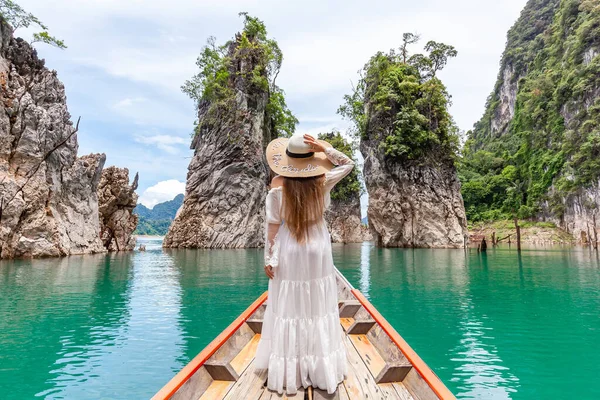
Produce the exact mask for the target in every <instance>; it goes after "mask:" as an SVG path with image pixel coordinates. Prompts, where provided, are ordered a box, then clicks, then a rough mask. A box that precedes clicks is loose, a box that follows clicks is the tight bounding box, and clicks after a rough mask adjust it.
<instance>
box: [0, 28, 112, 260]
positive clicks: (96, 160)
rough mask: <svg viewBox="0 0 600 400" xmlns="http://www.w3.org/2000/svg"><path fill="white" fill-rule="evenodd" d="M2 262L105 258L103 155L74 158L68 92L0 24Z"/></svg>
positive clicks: (31, 53) (0, 245) (0, 241)
mask: <svg viewBox="0 0 600 400" xmlns="http://www.w3.org/2000/svg"><path fill="white" fill-rule="evenodd" d="M0 107H1V110H0V257H1V258H13V257H44V256H62V255H69V254H83V253H94V252H101V251H104V248H103V246H102V243H101V242H100V238H99V223H98V202H97V197H96V188H97V185H98V182H99V180H100V173H101V171H102V167H103V165H104V161H105V156H104V154H91V155H88V156H84V157H79V158H78V157H77V147H78V145H77V134H76V131H77V129H76V127H74V126H73V124H72V122H71V120H70V118H71V116H70V114H69V112H68V110H67V106H66V97H65V89H64V86H63V84H62V83H61V82H60V81H59V80H58V78H57V76H56V72H55V71H50V70H48V69H47V68H46V67H45V66H44V61H43V60H40V59H39V58H38V57H37V53H36V51H35V50H34V49H33V48H32V47H31V46H30V45H29V44H28V43H27V42H25V41H24V40H22V39H15V38H13V36H12V29H11V28H10V26H8V25H7V24H6V22H4V21H3V20H0Z"/></svg>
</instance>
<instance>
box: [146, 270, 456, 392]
mask: <svg viewBox="0 0 600 400" xmlns="http://www.w3.org/2000/svg"><path fill="white" fill-rule="evenodd" d="M337 284H338V296H339V310H340V324H341V325H342V327H343V331H344V333H343V335H342V338H341V339H342V340H343V342H344V345H345V347H346V350H347V354H348V377H347V379H346V380H345V381H344V382H343V383H341V384H340V385H339V386H338V389H337V392H336V393H335V394H333V395H329V394H327V392H324V391H321V390H318V389H313V388H307V389H304V388H300V389H299V390H298V393H297V394H296V395H294V396H287V395H286V394H285V393H284V394H283V395H280V394H278V393H277V392H272V391H270V390H268V389H267V387H266V380H267V374H266V371H260V372H259V371H256V370H255V368H254V366H253V360H254V354H255V352H256V347H257V345H258V341H259V339H260V332H261V328H262V317H263V315H264V311H265V304H264V303H265V300H266V299H267V293H264V294H263V295H262V296H260V297H259V298H258V299H257V300H256V301H255V302H254V303H252V305H250V307H248V309H247V310H246V311H244V312H243V313H242V315H240V316H239V317H238V318H237V319H236V320H235V321H234V322H233V323H232V324H231V325H229V327H227V329H225V330H224V331H223V332H222V333H221V334H220V335H219V336H218V337H217V338H216V339H215V340H213V342H212V343H210V344H209V345H208V346H207V347H206V348H205V349H204V350H202V351H201V352H200V354H198V355H197V356H196V357H195V358H194V359H193V360H192V361H191V362H190V363H189V364H188V365H186V366H185V367H184V368H183V369H182V370H181V371H180V372H179V373H178V374H177V375H175V377H174V378H173V379H171V381H169V382H168V383H167V384H166V385H165V386H164V387H163V388H162V389H161V390H160V391H159V392H158V393H157V394H156V395H155V396H154V397H153V398H152V399H153V400H167V399H173V400H188V399H194V400H198V399H201V400H209V399H210V400H216V399H227V400H229V399H232V400H238V399H243V400H267V399H280V398H281V399H287V398H293V399H299V400H301V399H302V400H304V399H315V400H316V399H352V400H354V399H400V400H410V399H415V400H430V399H444V400H448V399H454V398H455V397H454V395H453V394H452V393H451V392H450V391H449V390H448V389H447V388H446V386H444V384H443V383H442V382H441V381H440V380H439V378H438V377H437V376H436V375H435V374H434V373H433V371H432V370H431V369H430V368H429V367H428V366H427V365H426V364H425V363H424V362H423V360H421V358H420V357H419V356H418V355H417V353H415V352H414V351H413V349H411V347H410V346H409V345H408V343H406V341H404V339H402V337H401V336H400V335H399V334H398V332H396V330H395V329H394V328H392V326H391V325H390V324H389V323H388V322H387V321H386V320H385V319H384V318H383V317H382V316H381V314H380V313H379V312H378V311H377V310H376V309H375V307H373V305H372V304H371V303H370V302H369V301H368V300H367V299H366V298H365V297H364V296H363V295H362V293H360V292H359V291H358V290H356V289H354V288H353V287H352V285H351V284H350V283H349V282H348V281H347V280H346V279H345V278H344V276H343V275H342V274H341V273H340V272H339V271H337Z"/></svg>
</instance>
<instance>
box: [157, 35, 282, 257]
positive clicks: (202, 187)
mask: <svg viewBox="0 0 600 400" xmlns="http://www.w3.org/2000/svg"><path fill="white" fill-rule="evenodd" d="M239 40H240V36H239V35H238V36H237V37H236V40H233V41H231V43H230V47H229V56H230V57H235V55H236V54H238V53H236V47H237V46H238V45H239ZM253 61H254V58H252V57H246V58H244V59H243V60H234V61H233V62H231V68H232V69H233V70H232V71H230V76H231V77H232V78H231V82H230V86H231V88H232V89H233V90H234V91H235V96H234V98H232V99H229V100H227V102H226V104H225V105H217V104H211V103H210V102H206V101H204V102H201V103H200V105H199V110H198V121H199V124H198V126H199V128H198V129H197V132H196V135H195V137H194V139H193V141H192V145H191V148H192V149H193V150H194V156H193V157H192V161H191V162H190V165H189V167H188V174H187V182H186V191H185V197H184V201H183V205H182V207H181V208H180V210H179V211H178V213H177V216H176V218H175V220H174V221H173V223H172V224H171V227H170V228H169V232H168V233H167V235H166V237H165V239H164V242H163V245H164V246H165V247H186V248H196V247H199V248H243V247H261V246H262V245H263V241H264V237H263V229H264V227H263V225H264V212H265V211H264V207H265V197H266V194H267V185H268V183H269V181H270V175H269V170H268V166H267V164H266V161H265V160H264V147H265V145H266V143H268V142H269V141H270V140H271V139H272V129H271V123H270V121H268V120H267V118H265V116H266V107H267V104H268V101H269V92H268V90H267V89H266V88H258V87H256V86H255V85H253V84H252V82H251V76H252V71H253V69H254V67H255V65H254V64H253Z"/></svg>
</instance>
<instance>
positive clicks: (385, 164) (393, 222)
mask: <svg viewBox="0 0 600 400" xmlns="http://www.w3.org/2000/svg"><path fill="white" fill-rule="evenodd" d="M360 150H361V152H362V154H363V157H364V158H365V164H364V165H365V166H364V172H363V174H364V176H365V184H366V186H367V190H368V192H369V208H368V211H367V215H368V219H369V227H370V229H371V231H372V232H373V234H374V238H373V239H374V240H375V242H376V244H377V245H379V246H383V247H441V248H458V247H463V246H464V245H465V241H466V237H467V219H466V216H465V209H464V205H463V200H462V197H461V194H460V182H459V180H458V177H457V175H456V169H455V168H454V166H453V165H452V163H451V162H450V163H446V164H443V163H439V164H436V163H435V162H429V163H423V162H409V161H405V162H395V161H393V160H389V159H386V157H385V155H384V153H383V151H382V150H381V149H380V147H379V144H378V142H377V141H375V140H369V139H365V138H363V139H362V140H361V145H360Z"/></svg>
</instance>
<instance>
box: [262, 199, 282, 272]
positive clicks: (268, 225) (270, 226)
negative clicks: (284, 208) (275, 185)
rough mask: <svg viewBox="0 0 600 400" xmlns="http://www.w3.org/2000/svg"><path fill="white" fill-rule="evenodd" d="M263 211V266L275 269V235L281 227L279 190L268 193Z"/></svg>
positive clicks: (277, 261) (277, 249) (276, 261)
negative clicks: (264, 212)
mask: <svg viewBox="0 0 600 400" xmlns="http://www.w3.org/2000/svg"><path fill="white" fill-rule="evenodd" d="M265 209H266V215H265V265H270V266H271V267H273V268H275V267H278V266H279V241H278V240H277V234H278V233H279V227H280V226H281V189H272V190H271V191H269V194H267V201H266V207H265Z"/></svg>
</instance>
